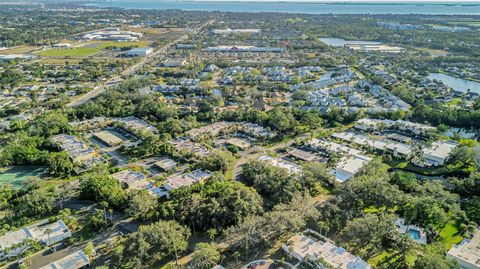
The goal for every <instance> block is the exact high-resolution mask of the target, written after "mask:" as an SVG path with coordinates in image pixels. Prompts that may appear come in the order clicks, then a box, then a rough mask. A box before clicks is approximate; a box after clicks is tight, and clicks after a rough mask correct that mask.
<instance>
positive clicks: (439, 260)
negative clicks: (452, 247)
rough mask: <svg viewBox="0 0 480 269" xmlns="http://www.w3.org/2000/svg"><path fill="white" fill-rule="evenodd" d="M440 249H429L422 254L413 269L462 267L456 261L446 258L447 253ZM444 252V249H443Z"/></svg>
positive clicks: (452, 268) (451, 268)
mask: <svg viewBox="0 0 480 269" xmlns="http://www.w3.org/2000/svg"><path fill="white" fill-rule="evenodd" d="M439 252H440V251H431V250H427V251H426V253H424V254H423V255H420V256H419V257H418V258H417V260H415V264H414V265H413V269H454V268H460V267H459V266H458V264H457V263H456V261H452V260H447V259H445V254H443V253H441V252H440V253H439ZM442 252H443V251H442Z"/></svg>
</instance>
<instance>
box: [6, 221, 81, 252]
mask: <svg viewBox="0 0 480 269" xmlns="http://www.w3.org/2000/svg"><path fill="white" fill-rule="evenodd" d="M71 236H72V234H71V232H70V230H68V227H67V226H66V225H65V223H64V222H63V221H62V220H58V221H56V222H53V223H49V221H48V220H44V221H41V222H40V223H37V224H34V225H32V226H28V227H25V228H22V229H20V230H17V231H13V232H8V233H6V234H4V235H2V236H0V260H4V259H6V258H12V257H16V256H18V255H21V254H22V253H23V252H24V251H26V250H27V249H28V248H29V246H28V244H27V243H26V242H27V241H29V240H33V241H36V242H38V243H40V244H44V245H47V246H50V245H53V244H55V243H58V242H60V241H62V240H64V239H66V238H69V237H71Z"/></svg>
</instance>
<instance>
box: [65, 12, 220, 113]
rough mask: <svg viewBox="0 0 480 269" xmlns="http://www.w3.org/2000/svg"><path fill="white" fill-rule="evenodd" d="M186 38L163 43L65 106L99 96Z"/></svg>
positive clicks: (72, 105)
mask: <svg viewBox="0 0 480 269" xmlns="http://www.w3.org/2000/svg"><path fill="white" fill-rule="evenodd" d="M212 22H213V21H211V20H210V21H207V22H206V23H204V24H202V25H201V26H199V27H197V28H196V29H195V30H194V31H193V32H192V33H193V34H196V33H198V32H199V31H201V30H202V29H203V28H204V27H205V26H207V25H209V24H211V23H212ZM187 38H188V34H185V35H182V36H181V37H179V38H177V39H175V40H173V41H171V42H169V43H167V44H166V45H164V46H163V47H161V48H159V49H157V50H156V51H154V52H153V53H151V54H149V55H147V56H145V57H143V58H142V59H141V60H140V61H139V62H138V63H135V64H133V65H131V66H129V67H128V68H127V69H125V70H123V71H122V73H121V74H119V75H116V76H114V77H112V78H111V79H110V80H108V81H106V82H104V83H103V84H101V85H98V86H96V87H95V88H93V89H92V90H91V91H89V92H87V93H86V94H84V95H82V96H79V97H78V98H75V100H72V101H71V102H70V103H68V104H67V107H74V106H78V105H81V104H84V103H86V102H88V101H90V100H91V99H93V98H95V97H97V96H99V95H100V94H102V93H103V92H105V90H106V89H107V88H108V87H109V86H111V85H112V83H113V84H114V83H115V82H116V81H120V80H121V78H122V77H123V76H130V75H132V74H134V73H135V72H136V71H137V70H139V69H141V68H143V67H144V66H146V65H147V64H148V63H150V62H152V61H153V60H155V59H156V58H157V57H158V56H160V55H161V54H163V53H165V52H166V51H167V50H168V49H169V48H171V47H172V46H173V45H175V44H177V43H180V42H182V41H184V40H186V39H187Z"/></svg>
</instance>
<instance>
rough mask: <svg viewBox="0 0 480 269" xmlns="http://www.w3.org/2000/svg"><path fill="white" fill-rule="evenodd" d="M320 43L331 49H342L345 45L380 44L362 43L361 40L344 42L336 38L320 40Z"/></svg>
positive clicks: (374, 43)
mask: <svg viewBox="0 0 480 269" xmlns="http://www.w3.org/2000/svg"><path fill="white" fill-rule="evenodd" d="M320 41H322V42H323V43H325V44H327V45H329V46H331V47H344V46H345V45H379V44H381V42H377V41H363V40H345V39H343V38H336V37H324V38H320Z"/></svg>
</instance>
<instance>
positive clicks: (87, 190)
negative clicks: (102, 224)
mask: <svg viewBox="0 0 480 269" xmlns="http://www.w3.org/2000/svg"><path fill="white" fill-rule="evenodd" d="M80 197H81V198H82V199H85V200H92V201H96V202H101V201H105V202H107V203H108V205H109V206H111V207H116V208H121V207H123V206H124V205H125V202H126V200H127V194H126V192H125V191H124V190H123V189H122V187H121V186H120V183H118V181H117V180H115V179H113V178H112V177H110V176H108V175H106V174H105V173H104V172H100V173H98V172H92V173H90V174H87V175H85V176H84V177H83V178H82V179H81V181H80Z"/></svg>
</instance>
